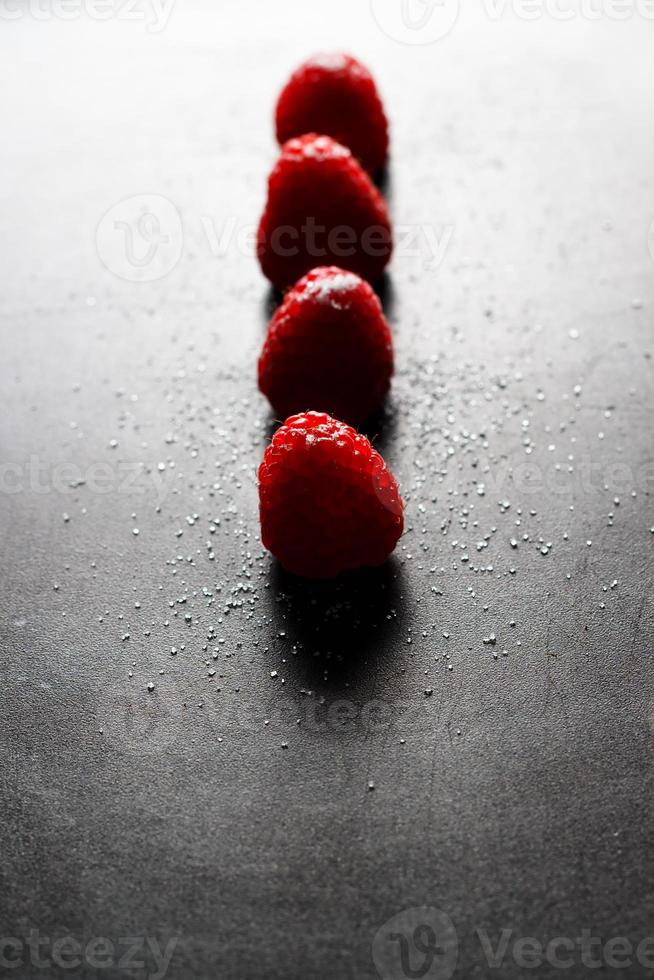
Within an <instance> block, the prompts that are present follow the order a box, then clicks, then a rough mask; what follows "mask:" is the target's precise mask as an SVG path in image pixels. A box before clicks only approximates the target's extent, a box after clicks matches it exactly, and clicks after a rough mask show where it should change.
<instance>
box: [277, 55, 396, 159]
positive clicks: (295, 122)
mask: <svg viewBox="0 0 654 980" xmlns="http://www.w3.org/2000/svg"><path fill="white" fill-rule="evenodd" d="M275 124H276V129H277V139H278V141H279V143H280V144H281V143H285V142H286V140H288V139H291V138H292V137H293V136H302V135H303V134H304V133H324V134H325V135H326V136H331V137H332V139H335V140H336V141H337V142H339V143H342V144H343V146H347V147H348V148H349V149H350V150H351V151H352V153H353V154H354V156H355V157H356V158H357V160H358V161H359V162H360V164H361V166H362V167H364V169H365V170H367V171H368V172H369V173H370V174H375V173H378V172H379V171H380V170H382V169H383V167H384V165H385V163H386V159H387V156H388V122H387V120H386V115H385V113H384V107H383V104H382V101H381V99H380V97H379V94H378V92H377V87H376V85H375V81H374V79H373V77H372V75H371V74H370V72H369V71H368V69H367V68H366V67H365V66H364V65H362V64H361V62H360V61H357V59H356V58H352V57H351V56H350V55H347V54H325V55H316V56H315V57H313V58H310V59H309V60H308V61H305V62H304V64H302V65H300V67H299V68H298V69H297V70H296V71H295V72H294V73H293V74H292V75H291V77H290V79H289V81H288V82H287V84H286V85H285V87H284V89H283V90H282V93H281V95H280V97H279V100H278V102H277V108H276V110H275Z"/></svg>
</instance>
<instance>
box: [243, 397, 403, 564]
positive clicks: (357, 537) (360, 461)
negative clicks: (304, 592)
mask: <svg viewBox="0 0 654 980" xmlns="http://www.w3.org/2000/svg"><path fill="white" fill-rule="evenodd" d="M259 506H260V515H261V537H262V540H263V544H264V546H265V547H266V548H267V549H268V550H269V551H271V552H272V553H273V555H275V557H276V558H278V559H279V561H280V562H281V564H282V565H283V566H284V568H286V569H287V571H289V572H293V573H294V574H296V575H304V576H307V577H310V578H330V577H332V576H334V575H338V574H339V573H340V572H344V571H350V570H353V569H356V568H362V567H365V566H376V565H381V564H382V562H384V561H385V560H386V558H388V556H389V555H390V553H391V552H392V551H393V549H394V548H395V545H396V544H397V542H398V539H399V538H400V535H401V534H402V530H403V527H404V516H403V512H404V505H403V503H402V499H401V497H400V495H399V491H398V487H397V482H396V480H395V477H394V476H393V474H392V473H391V472H390V470H389V469H388V468H387V467H386V464H385V463H384V460H383V459H382V457H381V456H380V455H379V453H378V452H376V451H375V450H374V449H373V448H372V446H371V445H370V443H369V442H368V440H367V439H366V438H365V436H362V435H360V434H359V433H357V432H355V430H354V429H352V428H350V426H349V425H345V423H343V422H337V421H336V420H335V419H333V418H331V417H330V416H329V415H324V414H322V413H320V412H307V413H305V414H303V415H294V416H292V417H291V418H289V419H287V420H286V422H285V424H284V425H283V426H282V427H281V428H280V429H278V430H277V432H276V433H275V435H274V436H273V439H272V442H271V443H270V445H269V446H268V448H267V449H266V452H265V454H264V457H263V462H262V464H261V466H260V467H259Z"/></svg>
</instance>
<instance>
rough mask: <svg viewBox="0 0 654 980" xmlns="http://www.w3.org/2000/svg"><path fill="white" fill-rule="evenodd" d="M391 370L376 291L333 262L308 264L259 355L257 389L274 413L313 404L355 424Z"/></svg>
mask: <svg viewBox="0 0 654 980" xmlns="http://www.w3.org/2000/svg"><path fill="white" fill-rule="evenodd" d="M392 374H393V342H392V338H391V331H390V328H389V326H388V323H387V322H386V319H385V317H384V314H383V311H382V308H381V303H380V302H379V299H378V298H377V295H376V294H375V292H374V290H373V289H372V288H371V286H370V285H369V284H368V283H367V282H365V281H364V280H363V279H361V278H360V277H359V276H357V275H356V274H355V273H354V272H346V271H344V270H343V269H339V268H337V267H336V266H329V267H325V268H318V269H313V270H312V271H311V272H309V273H308V275H306V276H304V278H303V279H301V280H300V281H299V282H298V283H296V285H295V286H294V287H293V288H292V289H290V290H289V291H288V292H287V294H286V296H285V297H284V300H283V302H282V304H281V306H279V307H278V309H277V310H276V312H275V314H274V316H273V318H272V320H271V321H270V325H269V327H268V334H267V336H266V339H265V341H264V345H263V349H262V351H261V356H260V357H259V388H260V390H261V391H262V392H263V394H264V395H266V396H267V398H268V400H269V401H270V404H271V405H272V407H273V409H274V411H275V412H276V413H277V415H278V417H279V418H281V419H285V418H286V417H287V416H288V415H293V414H294V413H296V412H302V411H305V410H306V409H308V408H309V407H312V408H314V409H318V410H319V411H322V412H328V413H329V414H330V415H333V416H334V417H335V418H339V419H342V420H344V421H346V422H349V423H350V424H352V425H357V424H359V423H361V422H363V421H364V420H365V419H367V418H368V417H369V416H370V415H372V414H373V412H375V411H376V410H377V409H378V408H379V407H380V406H381V404H382V402H383V400H384V398H385V397H386V394H387V393H388V389H389V387H390V383H391V376H392Z"/></svg>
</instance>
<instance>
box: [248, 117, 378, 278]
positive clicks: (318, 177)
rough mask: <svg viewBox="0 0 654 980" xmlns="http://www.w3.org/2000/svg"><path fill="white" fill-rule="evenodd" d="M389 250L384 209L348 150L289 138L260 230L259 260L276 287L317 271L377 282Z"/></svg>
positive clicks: (322, 140)
mask: <svg viewBox="0 0 654 980" xmlns="http://www.w3.org/2000/svg"><path fill="white" fill-rule="evenodd" d="M392 250H393V244H392V233H391V223H390V219H389V216H388V210H387V208H386V203H385V202H384V199H383V197H382V196H381V194H380V193H379V191H378V190H377V188H376V187H375V185H374V184H373V183H372V181H371V180H370V177H369V176H368V174H367V173H366V172H365V170H363V169H362V168H361V166H360V165H359V163H357V161H356V160H355V159H354V157H353V156H352V154H351V153H350V151H349V150H348V149H347V148H346V147H344V146H341V144H340V143H336V142H335V141H334V140H333V139H331V138H330V137H329V136H318V135H316V134H315V133H307V134H306V135H304V136H300V137H297V138H295V139H291V140H288V142H286V143H285V144H284V146H283V147H282V153H281V156H280V158H279V160H278V161H277V164H276V165H275V167H274V168H273V171H272V173H271V174H270V177H269V179H268V200H267V202H266V207H265V209H264V212H263V215H262V217H261V221H260V223H259V229H258V232H257V256H258V258H259V262H260V263H261V268H262V270H263V273H264V275H265V276H266V277H267V278H268V279H269V280H270V281H271V282H272V283H273V285H274V286H276V287H277V288H278V289H285V288H286V287H287V286H291V285H292V284H293V283H295V282H297V280H298V279H300V278H301V276H303V275H305V273H307V272H309V271H310V270H311V269H313V268H315V266H316V265H338V266H340V267H341V268H343V269H348V270H349V271H351V272H356V273H357V275H360V276H362V278H363V279H367V280H368V282H376V281H377V280H378V279H379V278H380V276H381V274H382V272H383V271H384V268H385V266H386V264H387V263H388V260H389V259H390V257H391V252H392Z"/></svg>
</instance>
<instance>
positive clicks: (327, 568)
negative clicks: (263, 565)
mask: <svg viewBox="0 0 654 980" xmlns="http://www.w3.org/2000/svg"><path fill="white" fill-rule="evenodd" d="M275 121H276V129H277V138H278V140H279V143H280V144H281V147H282V149H281V156H280V158H279V160H278V162H277V164H276V166H275V167H274V169H273V171H272V173H271V175H270V178H269V181H268V200H267V202H266V206H265V210H264V212H263V215H262V217H261V221H260V224H259V230H258V235H257V255H258V258H259V261H260V263H261V268H262V270H263V272H264V274H265V275H266V276H267V278H268V279H269V280H270V282H271V283H272V284H273V286H274V287H275V288H277V289H278V290H287V292H286V294H285V296H284V298H283V300H282V302H281V304H280V306H279V307H278V308H277V310H276V312H275V313H274V315H273V317H272V320H271V321H270V324H269V327H268V332H267V335H266V338H265V341H264V344H263V349H262V351H261V356H260V358H259V366H258V375H259V388H260V389H261V391H262V392H263V393H264V394H265V395H266V396H267V398H268V399H269V401H270V403H271V405H272V407H273V409H274V411H275V413H276V414H277V415H278V416H279V417H280V418H281V419H284V418H285V419H286V422H285V423H284V424H283V425H282V426H281V427H280V428H279V429H278V430H277V432H276V433H275V435H274V436H273V439H272V442H271V444H270V445H269V446H268V448H267V449H266V451H265V454H264V458H263V462H262V464H261V466H260V468H259V503H260V516H261V536H262V540H263V544H264V546H265V547H266V548H268V550H269V551H271V552H272V553H273V555H275V556H276V557H277V558H278V560H279V561H280V562H281V564H282V565H283V566H284V567H285V568H286V569H287V570H288V571H290V572H292V573H294V574H297V575H304V576H308V577H311V578H327V577H331V576H334V575H337V574H339V573H340V572H344V571H349V570H353V569H357V568H361V567H365V566H376V565H380V564H382V562H384V561H385V560H386V558H387V557H388V555H389V554H390V553H391V552H392V551H393V549H394V548H395V545H396V544H397V541H398V539H399V537H400V535H401V534H402V531H403V526H404V505H403V502H402V499H401V497H400V494H399V491H398V486H397V482H396V480H395V477H394V476H393V474H392V473H391V472H390V470H389V469H388V467H387V466H386V464H385V463H384V460H383V459H382V457H381V456H380V455H379V453H378V452H376V450H375V449H373V447H372V445H371V444H370V442H369V441H368V439H367V438H366V437H365V436H364V435H361V434H360V433H358V432H357V431H356V430H355V429H354V428H352V426H357V425H361V424H362V423H363V422H365V421H366V420H367V419H369V418H370V417H371V416H372V415H373V414H374V413H375V412H376V411H377V410H378V409H379V408H380V406H381V404H382V402H383V400H384V398H385V396H386V394H387V392H388V390H389V388H390V383H391V377H392V374H393V344H392V337H391V331H390V328H389V326H388V323H387V322H386V319H385V317H384V314H383V311H382V307H381V304H380V302H379V299H378V297H377V294H376V293H375V291H374V290H373V288H372V286H371V285H370V283H376V282H378V281H379V279H380V277H381V276H382V274H383V272H384V268H385V266H386V264H387V262H388V260H389V259H390V256H391V251H392V231H391V224H390V219H389V215H388V210H387V207H386V203H385V201H384V199H383V197H382V195H381V194H380V192H379V190H378V189H377V187H376V186H375V184H374V183H373V180H372V176H375V175H377V174H379V173H380V172H381V171H382V170H383V168H384V167H385V165H386V160H387V155H388V124H387V121H386V116H385V113H384V108H383V106H382V102H381V100H380V98H379V95H378V93H377V88H376V85H375V82H374V80H373V78H372V76H371V75H370V73H369V72H368V70H367V69H366V68H365V67H364V66H363V65H362V64H361V63H360V62H358V61H356V60H355V59H354V58H351V57H349V56H348V55H341V54H337V55H327V56H325V55H323V56H320V57H316V58H312V59H310V60H309V61H307V62H305V64H303V65H302V66H301V67H300V68H299V69H298V70H297V71H296V72H295V73H294V74H293V75H292V77H291V78H290V80H289V82H288V84H287V85H286V87H285V88H284V90H283V91H282V93H281V95H280V97H279V100H278V103H277V109H276V114H275Z"/></svg>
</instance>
